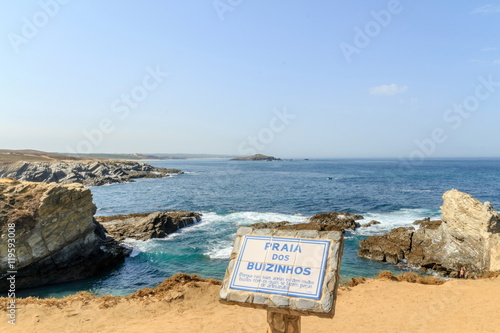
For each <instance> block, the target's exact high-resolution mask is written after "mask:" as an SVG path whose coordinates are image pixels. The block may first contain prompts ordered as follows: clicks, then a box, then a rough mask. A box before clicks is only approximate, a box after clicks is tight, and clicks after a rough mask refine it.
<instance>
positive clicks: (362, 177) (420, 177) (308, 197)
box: [18, 159, 500, 297]
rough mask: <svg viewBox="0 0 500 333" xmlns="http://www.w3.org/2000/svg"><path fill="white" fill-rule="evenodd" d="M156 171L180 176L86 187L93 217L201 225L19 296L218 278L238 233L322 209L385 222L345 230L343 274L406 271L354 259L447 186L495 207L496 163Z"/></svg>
mask: <svg viewBox="0 0 500 333" xmlns="http://www.w3.org/2000/svg"><path fill="white" fill-rule="evenodd" d="M151 164H153V165H155V166H162V167H168V168H179V169H181V170H183V171H185V172H186V174H184V175H177V176H173V177H169V178H162V179H141V180H137V181H136V182H134V183H128V184H113V185H108V186H102V187H92V188H91V190H92V193H93V198H94V202H95V204H96V205H97V207H98V210H97V215H115V214H130V213H143V212H154V211H160V210H168V209H181V210H189V211H196V212H201V213H202V214H203V219H202V221H201V222H200V223H198V224H196V225H194V226H191V227H187V228H184V229H182V230H180V231H179V232H177V233H175V234H172V235H169V236H168V237H167V238H165V239H156V240H149V241H145V242H143V241H133V240H130V244H132V245H133V246H134V252H133V253H132V256H131V257H129V258H127V259H126V261H125V262H124V263H123V264H122V265H121V266H120V267H118V268H117V269H114V270H110V271H109V272H105V273H103V274H101V275H100V276H96V277H93V278H90V279H87V280H83V281H77V282H72V283H66V284H60V285H56V286H48V287H42V288H35V289H29V290H23V291H19V292H18V296H20V297H26V296H39V297H62V296H65V295H69V294H73V293H76V292H79V291H91V292H95V293H97V294H113V295H126V294H129V293H132V292H134V291H136V290H138V289H140V288H143V287H153V286H155V285H157V284H159V283H160V282H161V281H163V280H164V279H165V278H167V277H169V276H171V275H173V274H175V273H178V272H187V273H196V274H199V275H201V276H202V277H206V278H216V279H221V278H222V277H223V275H224V272H225V269H226V266H227V263H228V257H229V253H230V250H231V247H232V240H233V237H234V235H235V232H236V230H237V228H238V227H239V226H242V225H248V224H252V223H256V222H278V221H285V220H286V221H290V222H293V223H299V222H305V221H306V220H307V218H308V217H310V216H312V215H314V214H316V213H321V212H331V211H348V212H351V213H357V214H361V215H363V216H364V217H365V220H364V221H360V222H361V223H365V222H369V221H371V220H377V221H380V222H382V224H380V225H376V226H373V227H370V228H360V229H358V230H357V231H354V232H350V231H348V232H346V234H345V247H344V256H343V260H342V264H341V276H342V277H343V278H349V277H353V276H367V277H369V276H374V275H376V274H377V273H378V272H379V271H381V270H392V271H396V272H397V271H401V270H405V268H401V267H397V266H394V265H391V264H387V263H381V262H374V261H370V260H365V259H362V258H359V257H358V256H357V250H358V243H359V241H360V240H361V239H364V238H366V237H368V236H370V235H378V234H382V233H385V232H388V231H389V230H390V229H392V228H394V227H398V226H409V225H411V223H412V222H413V221H414V220H416V219H421V218H425V217H431V218H439V217H440V209H439V207H440V205H441V204H442V198H441V197H442V194H443V193H444V192H445V191H447V190H450V189H452V188H456V189H458V190H461V191H464V192H467V193H470V194H472V195H473V196H474V197H476V198H477V199H479V200H481V201H490V202H492V204H493V206H494V207H496V208H497V209H500V159H480V160H470V159H462V160H427V161H425V163H423V164H422V165H419V166H413V167H411V168H406V167H402V166H401V164H400V163H399V161H397V160H309V161H306V160H295V161H280V162H241V161H228V160H172V161H155V162H151Z"/></svg>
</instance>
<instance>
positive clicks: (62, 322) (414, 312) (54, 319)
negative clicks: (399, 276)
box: [0, 278, 500, 333]
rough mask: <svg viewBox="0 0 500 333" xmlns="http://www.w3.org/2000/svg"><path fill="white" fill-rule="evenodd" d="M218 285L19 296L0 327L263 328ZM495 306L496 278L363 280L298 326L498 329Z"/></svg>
mask: <svg viewBox="0 0 500 333" xmlns="http://www.w3.org/2000/svg"><path fill="white" fill-rule="evenodd" d="M219 288H220V286H218V285H215V284H213V283H210V282H204V281H201V282H200V281H199V282H189V283H187V284H185V285H183V284H176V285H175V286H173V287H170V288H169V290H168V291H167V292H163V293H156V294H155V295H154V296H151V297H148V296H142V295H139V296H134V297H131V298H118V297H116V298H114V297H101V298H94V297H93V296H90V295H87V296H72V297H71V298H69V299H66V300H64V301H62V302H61V301H43V300H31V301H26V300H19V302H18V303H20V304H19V309H18V310H17V324H16V326H12V325H9V324H8V323H7V316H6V311H5V309H3V310H2V311H0V313H1V321H0V332H22V333H31V332H33V333H34V332H51V333H54V332H55V333H57V332H141V333H152V332H206V333H215V332H252V333H254V332H262V333H264V332H266V328H267V324H266V313H265V311H264V310H254V309H248V308H242V307H238V306H229V305H223V304H220V303H219V302H218V292H219ZM2 303H3V304H1V305H2V306H3V305H4V304H5V299H2ZM499 314H500V278H496V279H484V280H454V281H450V282H447V283H445V284H444V285H422V284H414V283H408V282H394V281H387V280H368V281H367V282H366V283H364V284H361V285H358V286H356V287H353V288H349V290H347V289H344V290H341V291H340V292H339V294H338V298H337V306H336V315H335V317H334V318H333V319H320V318H315V317H303V318H302V332H304V333H307V332H310V333H313V332H314V333H322V332H325V333H326V332H329V333H331V332H500V316H499Z"/></svg>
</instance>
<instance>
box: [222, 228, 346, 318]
mask: <svg viewBox="0 0 500 333" xmlns="http://www.w3.org/2000/svg"><path fill="white" fill-rule="evenodd" d="M250 243H252V244H250ZM249 244H250V245H251V246H249ZM271 244H272V245H271ZM274 244H278V245H274ZM284 244H289V245H288V246H286V245H284ZM343 245H344V237H343V233H342V232H341V231H316V230H278V229H267V228H264V229H259V228H254V227H241V228H239V229H238V231H237V233H236V237H235V240H234V244H233V250H232V252H231V257H230V261H229V264H228V268H227V270H226V274H225V277H224V280H223V283H222V287H221V291H220V295H219V300H220V302H221V303H225V304H231V305H240V306H245V307H252V308H260V309H266V310H268V311H272V312H277V313H282V314H286V315H292V316H304V315H314V316H318V317H324V318H332V317H333V316H334V313H335V301H336V296H337V289H338V283H339V270H340V261H341V258H342V252H343ZM272 246H273V247H272ZM280 246H281V247H282V248H281V249H280ZM322 247H323V249H322V250H321V248H322ZM283 249H285V250H283ZM278 250H280V251H283V253H285V254H286V255H289V256H290V259H292V258H293V260H289V262H283V260H282V261H279V260H278V253H280V252H278ZM247 251H248V252H247ZM265 251H267V252H265ZM294 252H295V253H294ZM264 253H266V254H264ZM285 254H284V255H280V256H279V257H280V259H283V258H285ZM294 255H295V256H294ZM264 256H265V258H266V259H265V260H263V259H262V258H264ZM274 259H276V260H274ZM287 260H288V259H287ZM292 263H293V264H292ZM273 265H275V266H273ZM283 266H286V268H284V267H283ZM290 267H291V268H290ZM290 270H291V271H292V273H287V272H290ZM259 272H260V274H261V275H260V276H261V278H260V279H259V278H257V277H258V276H259ZM268 272H270V273H268ZM313 272H314V273H313ZM252 273H254V274H255V275H253V276H251V274H252ZM296 273H299V274H296ZM240 274H242V275H240ZM266 274H267V275H266ZM286 274H290V275H289V276H290V278H288V279H287V278H286ZM293 274H296V275H293ZM301 274H302V275H301ZM240 276H243V278H241V279H243V280H242V281H243V282H241V281H239V282H238V283H240V285H238V284H237V283H235V282H236V280H237V279H240V278H239V277H240ZM270 276H277V277H276V278H271V277H270ZM292 276H294V277H293V278H292ZM252 277H253V279H252ZM265 279H268V280H265ZM301 279H302V280H301ZM271 280H278V281H275V282H276V283H272V282H269V281H271ZM265 281H268V282H269V283H270V284H271V287H269V288H268V287H267V286H268V285H265ZM283 281H284V282H283ZM297 281H298V282H297ZM279 283H281V285H280V284H279ZM245 284H246V285H245ZM307 284H311V285H313V286H312V287H309V286H307ZM264 285H265V287H264ZM294 286H295V287H294ZM299 286H300V288H299ZM283 288H285V289H283ZM287 288H288V289H287ZM294 288H295V289H294ZM297 288H298V289H299V290H301V288H306V289H307V288H308V289H313V288H316V290H315V292H314V293H312V292H304V293H301V292H296V291H294V290H297ZM285 290H286V291H285Z"/></svg>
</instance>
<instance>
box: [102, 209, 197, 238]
mask: <svg viewBox="0 0 500 333" xmlns="http://www.w3.org/2000/svg"><path fill="white" fill-rule="evenodd" d="M96 220H97V221H99V222H100V223H102V225H103V226H104V228H105V230H106V232H107V233H109V234H110V235H111V236H113V237H114V238H115V239H116V240H118V241H123V240H124V239H126V238H132V239H138V240H148V239H151V238H163V237H165V236H167V235H168V234H171V233H173V232H176V231H177V230H179V229H181V228H184V227H187V226H189V225H192V224H195V223H197V222H199V221H200V220H201V214H198V213H193V212H186V211H181V210H170V211H164V212H156V213H146V214H130V215H115V216H101V217H96Z"/></svg>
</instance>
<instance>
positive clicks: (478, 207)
mask: <svg viewBox="0 0 500 333" xmlns="http://www.w3.org/2000/svg"><path fill="white" fill-rule="evenodd" d="M441 211H442V221H430V220H429V219H426V220H422V221H418V223H416V224H418V225H420V228H419V229H418V230H416V231H415V230H414V228H413V227H410V228H397V229H393V230H391V232H389V233H388V234H385V235H382V236H372V237H368V238H367V239H365V240H363V241H361V242H360V244H359V245H360V249H359V251H358V255H359V256H361V257H364V258H367V259H373V260H381V261H388V262H392V263H397V262H398V261H402V260H405V261H407V263H408V264H409V265H411V266H419V267H423V268H430V269H433V270H435V271H438V272H440V273H441V274H443V275H447V276H455V275H456V274H457V272H458V271H459V270H460V268H461V267H465V268H466V269H467V270H468V271H469V272H470V273H473V274H483V273H485V272H488V271H497V270H500V215H499V214H498V213H497V212H496V211H495V210H494V209H493V207H492V206H491V203H489V202H485V203H484V204H483V203H481V202H479V201H478V200H476V199H475V198H473V197H472V196H471V195H469V194H467V193H463V192H460V191H457V190H451V191H448V192H446V193H445V194H444V195H443V206H441Z"/></svg>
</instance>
